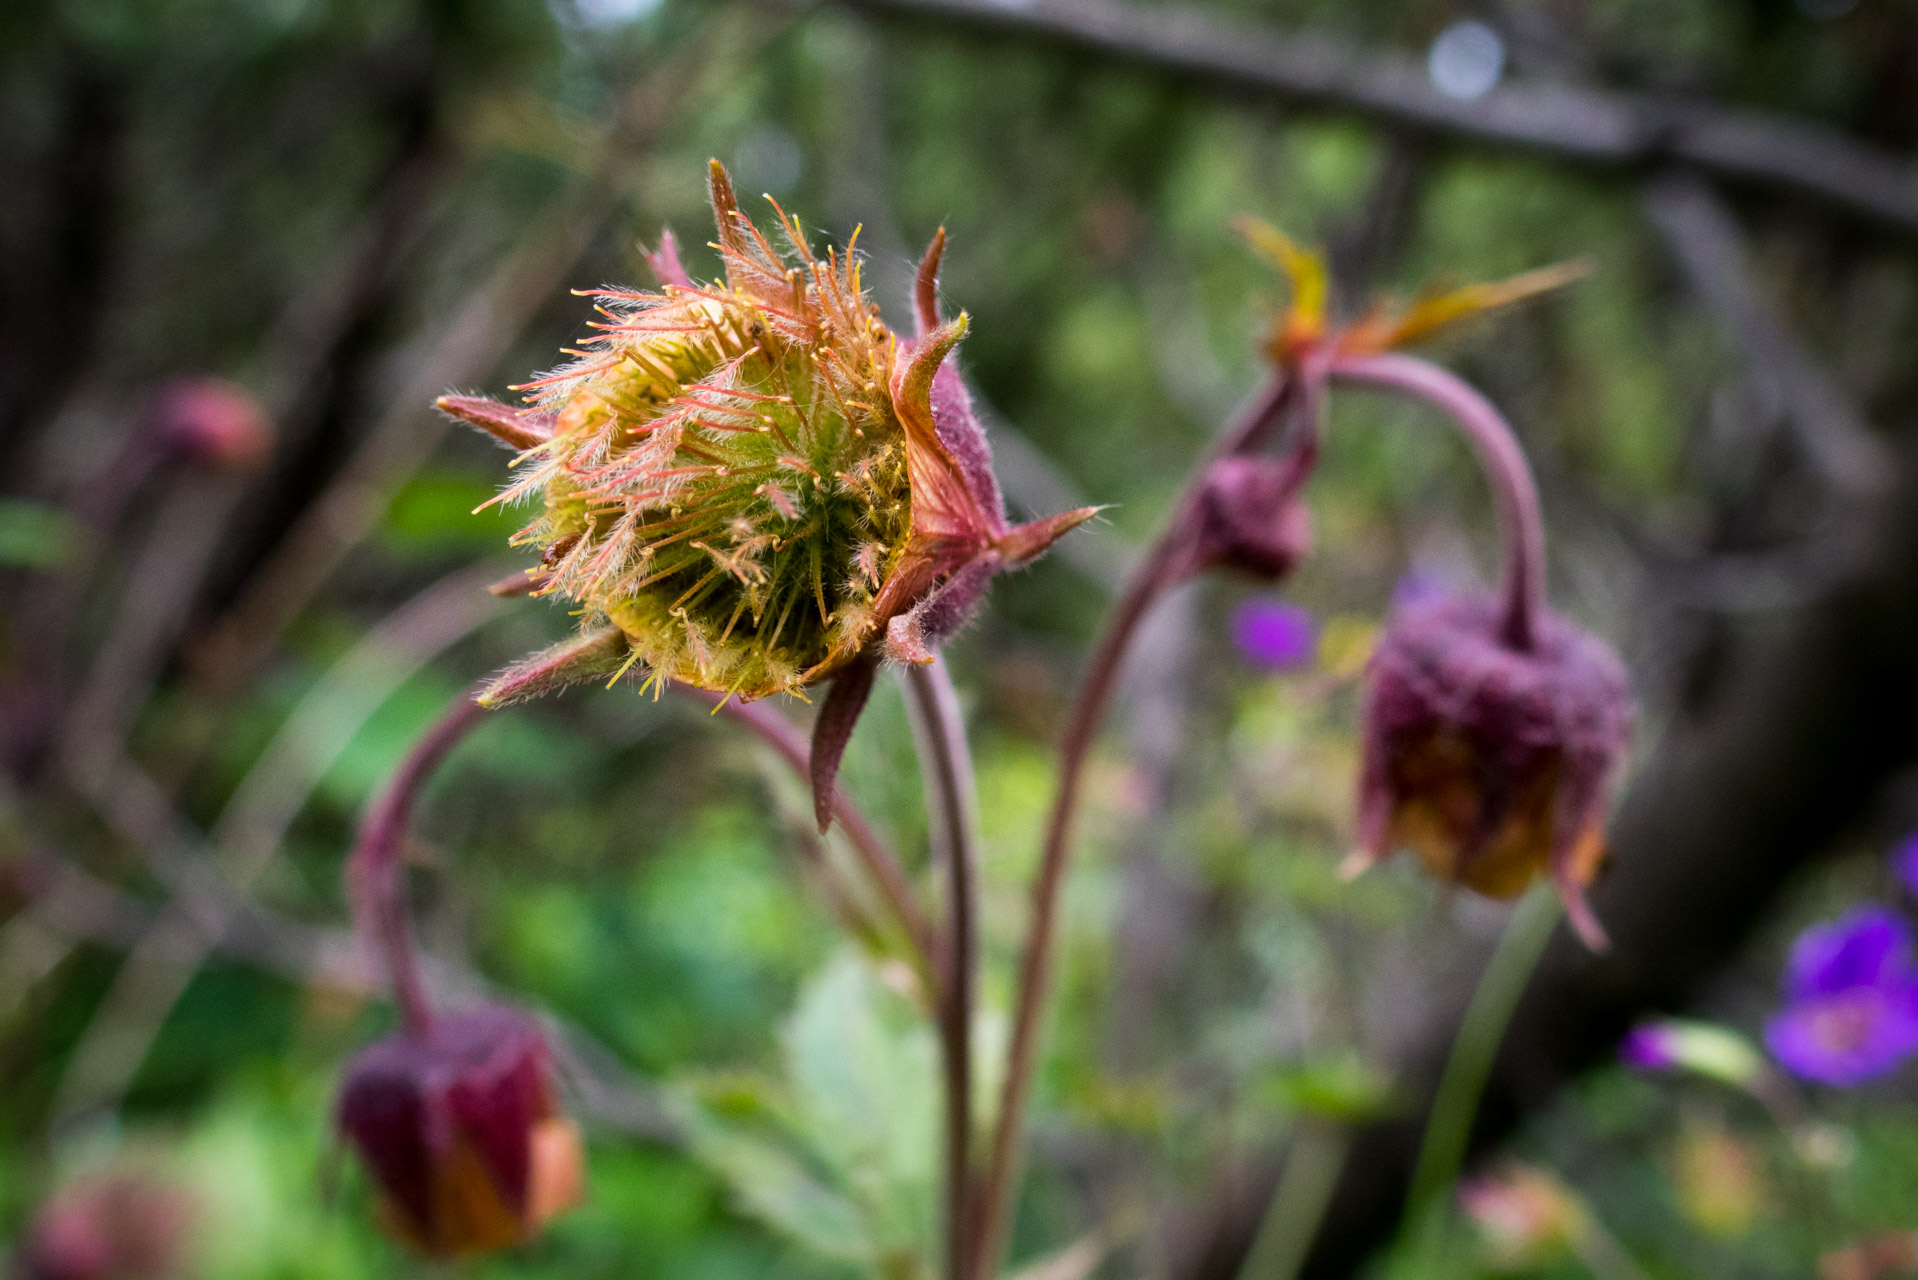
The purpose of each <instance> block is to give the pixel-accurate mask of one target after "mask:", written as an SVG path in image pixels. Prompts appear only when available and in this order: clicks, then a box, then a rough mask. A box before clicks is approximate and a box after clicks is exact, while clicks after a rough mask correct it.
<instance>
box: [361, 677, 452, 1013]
mask: <svg viewBox="0 0 1918 1280" xmlns="http://www.w3.org/2000/svg"><path fill="white" fill-rule="evenodd" d="M485 714H486V710H485V708H483V707H481V706H480V705H479V704H478V703H477V702H475V701H473V698H472V696H471V695H470V694H465V693H462V694H461V695H460V696H459V697H458V698H457V699H456V700H455V701H454V703H453V705H452V706H451V707H448V708H447V709H446V711H445V713H444V714H442V715H441V716H440V718H439V720H438V721H437V722H436V723H435V724H434V725H433V727H432V728H430V729H428V730H427V731H426V733H425V734H423V735H422V736H421V737H420V739H419V741H417V742H415V743H414V744H413V749H412V750H411V751H409V752H407V753H406V759H405V760H404V761H402V762H401V764H400V767H399V769H398V771H397V772H395V773H394V775H393V781H392V782H391V783H389V784H388V785H387V788H386V790H385V791H384V792H382V793H381V795H380V798H379V799H378V800H376V801H375V802H374V803H373V807H372V808H371V809H369V810H367V814H366V819H365V821H364V822H362V823H361V824H360V837H359V840H358V841H357V842H356V843H355V844H354V846H353V853H352V856H351V857H349V858H348V859H347V863H346V883H347V892H348V894H349V895H350V896H351V898H352V900H353V915H354V917H355V919H356V922H357V925H358V928H359V931H360V936H361V938H363V939H364V940H366V942H368V943H369V944H373V945H375V946H377V947H379V948H380V949H382V950H384V952H385V954H386V963H387V968H388V970H389V971H390V972H391V975H392V979H393V997H394V1000H395V1001H396V1002H397V1003H398V1005H399V1009H400V1022H401V1025H403V1026H404V1027H405V1028H406V1029H407V1031H409V1032H411V1033H413V1034H415V1035H419V1034H423V1033H424V1032H425V1031H426V1029H427V1028H428V1027H430V1026H431V1025H432V1023H433V1014H432V1010H431V1008H430V1006H428V1004H427V1002H426V987H425V984H424V983H422V982H421V981H420V968H419V957H418V956H416V955H415V954H414V952H413V937H412V930H411V929H410V928H409V927H408V923H407V918H406V886H405V884H404V883H403V882H402V881H401V878H400V854H401V851H402V847H403V846H404V843H405V840H406V828H407V826H408V825H409V824H410V823H411V821H412V818H413V806H414V804H415V802H417V801H418V799H419V797H420V793H421V792H422V791H424V790H425V789H426V784H427V783H428V782H429V781H431V780H432V777H433V774H434V773H435V772H436V771H437V770H438V769H439V766H440V764H441V762H442V761H444V760H445V759H446V757H447V755H448V753H450V752H451V751H452V750H453V748H454V747H456V746H458V745H459V744H460V742H461V741H462V740H463V739H465V737H466V735H467V734H469V733H471V732H472V731H473V729H474V728H475V727H476V726H477V725H478V724H479V722H480V720H481V718H482V717H484V716H485Z"/></svg>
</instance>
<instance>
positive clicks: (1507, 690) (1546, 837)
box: [1346, 595, 1633, 950]
mask: <svg viewBox="0 0 1918 1280" xmlns="http://www.w3.org/2000/svg"><path fill="white" fill-rule="evenodd" d="M1501 614H1502V605H1501V604H1500V602H1499V601H1497V600H1496V599H1494V598H1491V597H1486V596H1477V595H1464V596H1460V595H1446V596H1441V597H1437V598H1435V599H1429V600H1424V601H1420V602H1417V603H1414V604H1411V605H1408V606H1405V607H1403V608H1401V609H1399V610H1397V611H1395V612H1394V613H1393V614H1392V616H1391V617H1390V618H1389V619H1388V621H1387V623H1386V627H1385V630H1384V633H1383V634H1382V636H1381V637H1380V640H1379V643H1378V647H1377V648H1376V649H1375V650H1374V652H1373V655H1372V658H1371V660H1370V662H1369V663H1368V664H1367V668H1366V675H1365V698H1364V708H1363V712H1362V725H1361V734H1362V739H1363V760H1362V763H1361V773H1360V783H1359V848H1358V850H1357V852H1355V853H1354V854H1353V855H1352V858H1351V859H1350V860H1348V863H1347V867H1346V870H1347V872H1348V874H1357V873H1358V872H1360V871H1363V870H1364V869H1365V868H1366V867H1368V866H1370V865H1371V864H1372V863H1374V862H1376V861H1378V860H1380V859H1381V858H1384V857H1386V856H1388V855H1389V854H1390V853H1391V852H1392V850H1394V849H1395V848H1400V847H1409V848H1411V849H1412V851H1413V852H1414V853H1416V854H1417V855H1418V857H1419V860H1420V861H1421V862H1422V863H1423V864H1424V865H1425V868H1426V870H1427V871H1428V872H1430V873H1431V874H1432V875H1433V876H1435V877H1436V878H1438V879H1440V880H1443V881H1445V882H1447V883H1449V884H1457V885H1463V886H1464V887H1466V888H1468V889H1472V890H1475V891H1477V892H1479V893H1482V894H1485V895H1486V896H1488V897H1493V898H1512V897H1516V896H1518V895H1519V894H1520V893H1522V892H1523V891H1524V890H1525V888H1526V887H1527V886H1528V885H1529V884H1530V883H1531V882H1532V880H1533V879H1534V877H1535V876H1537V875H1538V874H1539V873H1541V872H1543V873H1545V874H1548V875H1550V876H1551V878H1552V882H1553V884H1554V886H1555V887H1556V888H1557V890H1558V894H1559V897H1560V899H1561V900H1562V901H1563V902H1564V904H1565V909H1566V914H1567V916H1568V918H1569V919H1570V921H1571V924H1572V926H1573V927H1574V928H1575V929H1576V930H1577V932H1578V934H1579V936H1580V937H1581V938H1583V939H1584V940H1585V942H1586V944H1587V945H1588V946H1590V947H1592V948H1593V949H1594V950H1601V949H1603V948H1604V947H1605V946H1606V945H1607V944H1606V941H1605V934H1604V930H1603V929H1602V928H1601V927H1600V926H1599V924H1598V921H1597V919H1596V917H1594V916H1593V914H1592V912H1591V908H1590V907H1589V906H1588V905H1587V903H1586V901H1585V889H1586V887H1587V886H1588V885H1589V884H1590V883H1591V882H1592V880H1593V878H1594V876H1595V875H1596V874H1597V872H1598V869H1599V866H1600V864H1601V862H1602V861H1603V859H1604V854H1605V841H1604V811H1605V800H1606V797H1607V792H1608V790H1609V787H1610V783H1611V779H1612V777H1613V775H1614V774H1615V772H1616V770H1617V766H1618V764H1619V762H1620V760H1621V759H1622V757H1623V755H1624V752H1625V747H1626V744H1627V741H1628V739H1629V735H1630V730H1631V723H1632V716H1633V709H1632V699H1631V693H1630V690H1629V687H1628V686H1627V683H1626V678H1625V670H1624V666H1623V664H1622V663H1620V662H1619V660H1618V658H1617V656H1616V655H1615V654H1614V653H1613V652H1612V650H1611V649H1610V647H1609V646H1607V645H1606V644H1605V643H1604V642H1603V641H1601V640H1599V639H1598V638H1597V637H1595V636H1592V635H1590V634H1589V633H1587V632H1585V631H1582V630H1580V629H1579V628H1578V627H1576V626H1574V625H1572V624H1571V623H1569V622H1567V621H1565V620H1564V619H1563V618H1560V617H1558V616H1556V615H1554V614H1551V613H1542V614H1541V616H1539V617H1538V618H1537V620H1536V632H1535V635H1534V637H1533V643H1532V645H1531V646H1530V647H1528V648H1516V647H1513V646H1512V645H1510V644H1509V643H1507V642H1506V641H1505V640H1504V639H1503V638H1502V637H1501V635H1500V618H1501Z"/></svg>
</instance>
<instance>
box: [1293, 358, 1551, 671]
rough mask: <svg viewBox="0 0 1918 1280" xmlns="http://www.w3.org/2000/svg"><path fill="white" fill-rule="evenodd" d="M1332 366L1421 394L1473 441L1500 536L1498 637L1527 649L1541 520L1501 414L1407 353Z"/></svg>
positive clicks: (1540, 594)
mask: <svg viewBox="0 0 1918 1280" xmlns="http://www.w3.org/2000/svg"><path fill="white" fill-rule="evenodd" d="M1329 372H1330V374H1331V376H1332V377H1333V378H1334V379H1336V380H1339V381H1343V382H1351V383H1356V384H1358V385H1360V386H1367V387H1375V388H1380V389H1383V390H1387V391H1396V392H1398V393H1399V394H1400V395H1405V396H1410V397H1412V398H1413V399H1415V400H1423V401H1425V402H1426V403H1427V404H1430V405H1432V406H1434V407H1435V408H1437V409H1439V410H1440V411H1441V412H1443V413H1444V414H1445V415H1446V416H1447V417H1449V418H1451V419H1452V421H1453V422H1454V423H1456V424H1457V425H1458V427H1459V429H1460V431H1462V432H1463V433H1464V435H1465V438H1466V439H1467V440H1469V441H1471V443H1472V447H1473V449H1474V450H1475V451H1476V452H1477V453H1478V456H1479V461H1480V463H1481V464H1483V466H1484V468H1485V475H1486V479H1488V480H1489V481H1490V482H1491V485H1492V498H1493V501H1494V503H1495V504H1496V506H1497V509H1498V522H1499V527H1500V529H1501V530H1502V531H1503V532H1504V535H1505V578H1504V582H1503V584H1502V586H1501V590H1502V592H1503V594H1504V597H1505V616H1504V618H1503V620H1502V622H1501V625H1500V635H1501V637H1502V638H1503V639H1504V641H1505V642H1506V643H1507V644H1508V645H1510V646H1511V647H1512V648H1514V649H1530V648H1531V647H1532V643H1533V640H1534V639H1535V635H1534V633H1535V630H1536V625H1535V624H1536V620H1537V618H1538V614H1539V611H1540V610H1541V609H1543V608H1544V602H1545V523H1544V520H1543V519H1542V518H1541V517H1540V515H1539V507H1538V486H1537V485H1536V484H1534V483H1533V481H1532V469H1531V467H1530V466H1529V465H1528V464H1527V463H1526V461H1525V453H1524V451H1523V450H1521V449H1520V448H1519V445H1518V441H1517V440H1516V439H1515V438H1514V437H1513V435H1512V429H1511V427H1509V426H1508V425H1506V422H1505V419H1504V417H1503V416H1501V415H1500V413H1499V411H1498V410H1497V409H1495V408H1493V407H1492V402H1491V401H1489V400H1487V399H1486V398H1485V397H1484V396H1482V395H1480V394H1479V392H1478V391H1477V389H1476V388H1474V387H1473V386H1472V385H1471V384H1470V383H1467V382H1466V381H1465V380H1464V379H1463V378H1460V377H1459V376H1458V375H1457V374H1454V373H1451V372H1449V371H1447V370H1445V369H1441V368H1440V367H1439V366H1437V365H1435V364H1431V363H1429V362H1428V361H1424V360H1419V359H1416V358H1414V357H1412V356H1401V355H1379V356H1339V357H1336V358H1335V359H1334V360H1333V361H1332V363H1331V365H1330V369H1329Z"/></svg>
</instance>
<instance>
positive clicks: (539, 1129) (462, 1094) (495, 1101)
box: [338, 1006, 582, 1258]
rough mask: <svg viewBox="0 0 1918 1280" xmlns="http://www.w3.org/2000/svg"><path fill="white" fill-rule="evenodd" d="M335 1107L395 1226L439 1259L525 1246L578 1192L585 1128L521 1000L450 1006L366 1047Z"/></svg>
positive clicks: (351, 1066) (401, 1234) (351, 1068)
mask: <svg viewBox="0 0 1918 1280" xmlns="http://www.w3.org/2000/svg"><path fill="white" fill-rule="evenodd" d="M338 1114H339V1127H340V1131H341V1132H342V1133H344V1134H345V1135H346V1137H347V1138H348V1139H349V1140H350V1141H351V1142H352V1143H353V1145H354V1147H355V1148H357V1149H358V1151H359V1153H360V1157H361V1159H362V1160H364V1161H365V1163H366V1166H367V1168H368V1169H369V1170H370V1171H371V1173H372V1175H373V1177H374V1178H375V1180H376V1181H378V1183H379V1185H380V1190H381V1192H382V1200H381V1208H382V1217H383V1219H384V1221H385V1222H386V1224H387V1226H388V1227H389V1228H390V1229H391V1230H392V1232H393V1233H394V1234H395V1235H397V1236H399V1237H400V1238H401V1239H402V1240H404V1241H405V1242H406V1243H408V1244H410V1245H412V1246H413V1247H414V1248H416V1249H418V1250H419V1251H420V1252H422V1253H424V1254H427V1255H428V1256H430V1257H434V1258H453V1257H458V1256H461V1255H463V1254H471V1253H480V1252H484V1251H486V1250H490V1249H501V1248H506V1247H508V1246H511V1245H515V1244H519V1243H521V1242H523V1241H525V1240H527V1239H530V1238H531V1237H532V1236H533V1235H535V1234H536V1233H537V1232H538V1231H539V1230H540V1228H541V1227H542V1226H544V1225H545V1223H546V1222H547V1221H548V1220H549V1219H550V1218H552V1217H553V1216H554V1215H555V1214H557V1213H559V1212H561V1211H562V1210H565V1209H567V1208H569V1207H571V1206H572V1205H573V1204H574V1203H575V1202H576V1201H577V1200H578V1198H579V1195H580V1187H581V1178H582V1173H581V1154H580V1141H579V1133H578V1130H577V1129H575V1128H574V1126H573V1125H572V1123H571V1122H570V1121H569V1120H567V1119H566V1117H565V1116H564V1115H562V1114H561V1113H560V1112H559V1110H558V1108H557V1106H556V1105H555V1101H554V1090H553V1082H552V1074H551V1053H550V1051H549V1050H548V1048H547V1045H546V1040H545V1037H544V1036H542V1035H541V1034H540V1030H539V1027H538V1026H537V1025H536V1024H535V1023H534V1022H533V1020H532V1019H531V1018H529V1017H527V1016H526V1015H525V1014H523V1013H521V1012H519V1011H517V1010H514V1009H508V1008H504V1007H500V1006H485V1007H481V1008H477V1009H471V1010H466V1011H464V1012H460V1013H455V1014H445V1015H441V1016H438V1017H436V1018H434V1019H433V1021H432V1023H431V1024H430V1025H429V1026H427V1027H426V1028H425V1029H423V1030H414V1031H406V1032H402V1033H400V1034H398V1035H394V1036H389V1037H388V1038H386V1039H384V1040H381V1041H378V1042H376V1043H374V1044H372V1045H370V1046H368V1047H367V1048H365V1049H363V1050H361V1051H360V1053H359V1054H358V1055H357V1056H355V1057H354V1059H353V1061H352V1062H351V1063H350V1064H349V1065H348V1068H347V1072H346V1081H345V1084H344V1086H343V1087H342V1088H341V1091H340V1101H339V1113H338Z"/></svg>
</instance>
